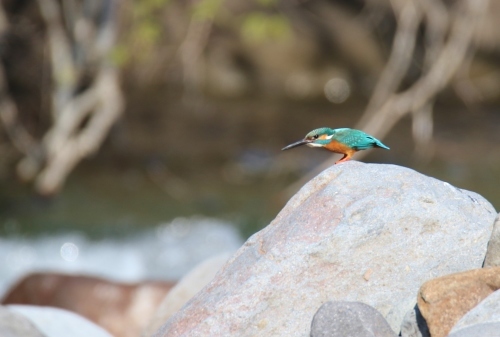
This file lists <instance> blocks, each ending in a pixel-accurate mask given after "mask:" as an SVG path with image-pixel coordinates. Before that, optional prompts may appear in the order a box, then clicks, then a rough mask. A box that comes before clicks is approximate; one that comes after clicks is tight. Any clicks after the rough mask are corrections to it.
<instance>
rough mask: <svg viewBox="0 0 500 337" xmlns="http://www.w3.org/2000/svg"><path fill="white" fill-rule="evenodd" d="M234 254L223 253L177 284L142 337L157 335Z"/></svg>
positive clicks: (188, 274)
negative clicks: (167, 321)
mask: <svg viewBox="0 0 500 337" xmlns="http://www.w3.org/2000/svg"><path fill="white" fill-rule="evenodd" d="M231 255H232V254H230V253H223V254H219V255H216V256H213V257H211V258H208V259H207V260H205V261H203V262H202V263H200V264H198V265H197V266H195V267H194V268H193V270H191V271H190V272H189V273H187V274H186V275H185V276H184V277H183V278H182V279H181V280H180V281H179V283H177V284H176V285H175V286H174V287H173V288H172V290H170V292H169V293H168V295H167V296H165V298H164V299H163V301H162V302H161V304H160V305H159V307H158V309H157V310H156V312H155V314H154V315H153V318H152V319H151V321H150V322H149V324H148V325H147V327H146V328H145V329H144V331H143V332H142V336H144V337H146V336H147V337H149V336H151V335H152V334H154V333H155V331H156V330H158V328H160V327H161V326H162V324H163V323H164V322H165V321H166V320H167V319H168V318H170V316H172V315H173V314H174V313H176V312H177V311H179V309H180V308H182V306H183V305H184V304H186V302H187V301H189V300H190V299H191V298H192V297H193V296H194V295H195V294H196V293H197V292H198V291H200V290H201V289H203V287H205V286H206V285H207V284H208V282H210V281H211V280H212V279H213V278H214V276H215V274H216V273H217V272H218V271H219V270H220V268H221V267H222V266H223V265H224V264H225V263H226V262H227V260H228V259H229V257H230V256H231Z"/></svg>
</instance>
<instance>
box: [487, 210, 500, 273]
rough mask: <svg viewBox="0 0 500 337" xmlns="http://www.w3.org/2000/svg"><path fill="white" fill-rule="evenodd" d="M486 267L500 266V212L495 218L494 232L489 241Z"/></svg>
mask: <svg viewBox="0 0 500 337" xmlns="http://www.w3.org/2000/svg"><path fill="white" fill-rule="evenodd" d="M484 266H485V267H500V214H499V215H497V218H496V219H495V224H494V225H493V232H492V233H491V238H490V241H489V242H488V250H487V251H486V258H485V259H484Z"/></svg>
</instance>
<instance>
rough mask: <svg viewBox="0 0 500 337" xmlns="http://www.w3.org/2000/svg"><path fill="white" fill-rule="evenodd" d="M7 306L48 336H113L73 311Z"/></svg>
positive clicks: (29, 306) (28, 306) (32, 306)
mask: <svg viewBox="0 0 500 337" xmlns="http://www.w3.org/2000/svg"><path fill="white" fill-rule="evenodd" d="M7 308H8V309H9V310H10V311H12V312H14V313H17V314H20V315H23V316H25V317H26V318H28V319H29V320H30V321H31V322H33V325H35V326H36V328H37V329H38V330H40V331H41V332H42V333H43V335H44V336H47V337H69V336H71V337H90V336H92V337H113V336H112V335H111V334H110V333H109V332H107V331H106V330H104V329H103V328H101V327H100V326H97V325H96V324H94V323H92V322H91V321H89V320H88V319H86V318H84V317H82V316H80V315H77V314H75V313H73V312H71V311H67V310H63V309H58V308H52V307H39V306H34V305H8V306H7ZM124 324H125V323H124ZM2 337H3V336H2ZM23 337H24V336H23Z"/></svg>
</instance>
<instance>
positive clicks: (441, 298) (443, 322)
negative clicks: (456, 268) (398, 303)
mask: <svg viewBox="0 0 500 337" xmlns="http://www.w3.org/2000/svg"><path fill="white" fill-rule="evenodd" d="M498 288H500V267H491V268H482V269H474V270H468V271H465V272H462V273H456V274H451V275H446V276H443V277H439V278H436V279H433V280H430V281H428V282H426V283H424V284H423V285H422V287H421V288H420V291H419V293H418V307H419V309H420V311H421V312H422V316H424V318H425V321H426V322H427V325H428V326H429V331H430V333H431V336H432V337H444V336H447V335H448V333H449V332H450V330H451V329H452V327H453V326H454V325H455V324H456V323H457V322H458V321H459V320H460V319H461V318H462V317H463V316H464V315H465V314H466V313H467V312H468V311H469V310H471V309H472V308H474V307H475V306H476V305H478V304H479V302H481V301H482V300H483V299H485V298H486V297H488V296H489V295H490V294H491V293H493V292H494V291H495V290H496V289H498Z"/></svg>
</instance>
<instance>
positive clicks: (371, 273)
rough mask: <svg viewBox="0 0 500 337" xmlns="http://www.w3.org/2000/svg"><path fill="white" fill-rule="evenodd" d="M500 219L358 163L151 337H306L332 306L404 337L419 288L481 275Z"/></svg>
mask: <svg viewBox="0 0 500 337" xmlns="http://www.w3.org/2000/svg"><path fill="white" fill-rule="evenodd" d="M495 216H496V211H495V210H494V209H493V207H492V206H491V204H490V203H489V202H487V201H486V200H485V199H484V198H482V197H481V196H479V195H477V194H476V193H473V192H468V191H465V190H461V189H458V188H456V187H453V186H451V185H450V184H448V183H445V182H442V181H439V180H436V179H433V178H429V177H427V176H424V175H422V174H419V173H417V172H415V171H413V170H410V169H407V168H403V167H399V166H394V165H376V164H363V163H359V162H355V161H351V162H347V163H343V164H339V165H334V166H332V167H330V168H329V169H327V170H325V171H324V172H322V173H321V174H320V175H318V176H317V177H315V178H314V179H312V180H311V181H310V182H309V183H307V184H306V185H305V186H304V187H303V188H302V189H301V190H300V191H299V192H298V193H297V194H296V195H295V196H294V197H293V198H292V199H291V200H290V201H289V202H288V204H287V205H286V206H285V208H284V209H283V210H282V211H281V212H280V213H279V215H278V216H277V217H276V219H275V220H274V221H273V222H272V223H271V224H270V225H268V226H267V227H266V228H264V229H263V230H261V231H260V232H258V233H256V234H255V235H253V236H252V237H251V238H250V239H249V240H248V241H247V242H246V243H245V244H244V246H243V247H242V248H240V249H239V250H238V251H237V252H236V254H235V255H234V256H233V258H232V259H231V260H230V261H229V262H228V263H227V264H226V265H225V266H224V267H223V268H222V270H221V271H220V272H219V273H218V274H217V276H216V277H215V278H214V280H213V281H212V282H211V283H210V284H209V285H208V286H207V287H205V288H204V289H203V291H201V292H200V293H198V294H197V295H196V296H195V297H194V298H193V299H192V300H190V301H189V302H188V303H187V305H186V306H184V307H183V309H182V310H181V311H179V312H178V313H176V314H175V315H174V316H173V317H172V318H171V319H170V320H168V321H167V322H166V324H164V325H163V326H162V328H161V329H160V330H159V331H158V332H157V333H156V334H155V336H158V337H159V336H163V337H164V336H176V337H179V336H307V335H308V334H309V330H310V321H311V317H312V316H313V315H314V313H315V312H316V310H317V308H318V307H319V306H320V305H321V304H322V303H324V302H326V301H330V300H345V301H359V302H363V303H366V304H369V305H371V306H373V307H374V308H376V309H377V310H378V311H379V312H380V313H381V314H382V315H383V316H384V317H385V318H386V319H387V321H388V322H389V324H390V326H391V327H392V329H393V330H394V331H395V332H399V329H400V324H401V321H402V320H403V317H404V315H405V314H406V313H407V312H408V311H409V310H410V309H412V308H413V307H414V305H415V297H416V295H417V293H418V289H419V287H420V285H421V284H422V283H423V282H424V281H426V280H428V279H430V278H432V277H437V276H440V275H446V274H449V273H453V272H459V271H463V270H467V269H471V268H478V267H481V265H482V263H483V260H484V254H485V252H486V245H487V242H488V239H489V237H490V233H491V228H492V225H493V221H494V219H495Z"/></svg>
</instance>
